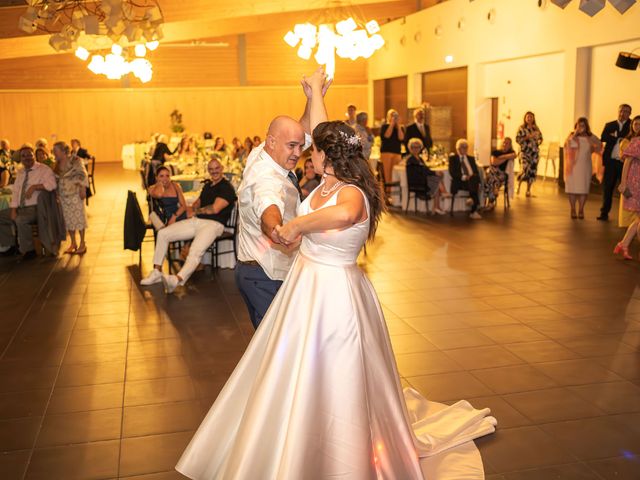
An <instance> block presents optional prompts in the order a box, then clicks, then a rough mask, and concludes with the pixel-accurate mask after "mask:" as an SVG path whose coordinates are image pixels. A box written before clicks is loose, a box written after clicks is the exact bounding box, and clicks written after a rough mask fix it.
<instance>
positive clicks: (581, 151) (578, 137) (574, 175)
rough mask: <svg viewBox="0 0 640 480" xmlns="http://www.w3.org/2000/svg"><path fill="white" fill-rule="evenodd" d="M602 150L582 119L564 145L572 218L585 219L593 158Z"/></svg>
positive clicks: (565, 174) (586, 122)
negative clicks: (585, 205) (585, 206)
mask: <svg viewBox="0 0 640 480" xmlns="http://www.w3.org/2000/svg"><path fill="white" fill-rule="evenodd" d="M601 150H602V144H601V143H600V140H598V137H596V136H595V135H594V134H593V133H591V129H590V128H589V121H588V120H587V119H586V118H585V117H580V118H579V119H578V121H577V122H576V124H575V128H574V130H573V132H571V133H570V134H569V136H568V137H567V140H566V141H565V144H564V179H565V187H564V190H565V192H566V193H567V194H568V195H569V204H570V205H571V218H580V219H582V218H584V204H585V203H586V201H587V195H589V188H590V187H591V173H592V163H591V156H592V154H599V153H600V151H601ZM576 201H577V203H578V213H577V214H576Z"/></svg>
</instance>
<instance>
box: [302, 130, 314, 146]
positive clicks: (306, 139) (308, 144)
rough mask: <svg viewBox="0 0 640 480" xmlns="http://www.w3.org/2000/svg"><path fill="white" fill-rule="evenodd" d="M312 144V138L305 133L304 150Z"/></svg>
mask: <svg viewBox="0 0 640 480" xmlns="http://www.w3.org/2000/svg"><path fill="white" fill-rule="evenodd" d="M312 142H313V137H311V135H309V134H308V133H307V132H304V150H306V149H307V148H309V147H310V146H311V143H312Z"/></svg>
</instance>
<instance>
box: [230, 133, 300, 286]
mask: <svg viewBox="0 0 640 480" xmlns="http://www.w3.org/2000/svg"><path fill="white" fill-rule="evenodd" d="M309 145H311V136H310V135H307V134H306V133H305V145H304V148H305V149H306V148H308V147H309ZM288 174H289V170H287V169H285V168H282V167H281V166H280V165H278V164H277V163H276V162H275V160H273V158H271V155H269V154H268V153H267V152H265V151H264V142H263V143H261V144H260V146H258V147H256V148H254V149H253V150H251V153H250V154H249V157H248V158H247V165H246V167H245V169H244V174H243V177H242V183H240V187H239V188H238V205H239V212H240V215H239V228H238V260H240V261H243V262H247V261H251V260H254V261H256V262H258V263H259V264H260V266H261V267H262V269H263V270H264V272H265V273H266V274H267V276H268V277H269V278H270V279H272V280H284V279H285V277H286V276H287V273H289V269H290V268H291V263H292V262H293V258H294V256H295V255H294V254H295V251H287V250H286V249H284V248H283V247H282V246H281V245H278V244H274V243H273V242H272V241H271V240H270V239H269V238H268V237H267V236H266V235H265V234H264V233H262V229H261V228H260V226H261V218H262V214H263V213H264V211H265V210H266V209H267V208H268V207H270V206H271V205H275V206H276V207H278V209H279V210H280V214H281V215H282V222H283V223H286V222H288V221H290V220H292V219H293V218H295V216H296V210H297V208H298V205H299V204H300V195H299V194H298V190H297V188H296V187H295V186H294V185H293V183H292V182H291V180H289V178H288Z"/></svg>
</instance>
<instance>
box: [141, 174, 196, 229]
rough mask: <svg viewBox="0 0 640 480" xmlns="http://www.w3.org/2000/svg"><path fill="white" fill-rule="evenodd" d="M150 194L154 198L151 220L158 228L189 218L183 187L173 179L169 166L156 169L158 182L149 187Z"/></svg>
mask: <svg viewBox="0 0 640 480" xmlns="http://www.w3.org/2000/svg"><path fill="white" fill-rule="evenodd" d="M149 195H150V196H151V198H152V199H154V201H153V204H154V208H153V212H151V214H150V215H149V220H151V223H152V224H153V227H154V228H155V229H156V230H160V229H161V228H164V227H165V226H167V225H173V224H174V223H175V222H177V221H180V220H186V219H187V202H186V201H185V199H184V195H183V193H182V188H181V187H180V185H179V184H178V183H176V182H172V181H171V172H170V171H169V169H168V168H167V167H165V166H162V167H159V168H158V170H157V171H156V183H155V184H154V185H152V186H151V187H149Z"/></svg>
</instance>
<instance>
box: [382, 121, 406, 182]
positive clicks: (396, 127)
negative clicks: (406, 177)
mask: <svg viewBox="0 0 640 480" xmlns="http://www.w3.org/2000/svg"><path fill="white" fill-rule="evenodd" d="M404 133H405V129H404V125H402V124H401V123H400V120H399V115H398V112H397V111H396V110H394V109H393V108H391V109H389V111H388V112H387V118H386V120H385V123H383V124H382V126H381V127H380V138H381V140H382V143H381V145H380V161H381V162H382V167H383V171H384V179H385V181H387V182H389V181H391V174H392V172H393V167H394V166H395V165H397V164H398V163H400V161H401V160H402V157H401V156H400V155H401V153H402V143H403V142H404ZM385 193H386V192H385Z"/></svg>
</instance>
